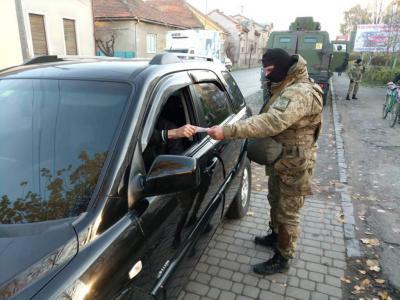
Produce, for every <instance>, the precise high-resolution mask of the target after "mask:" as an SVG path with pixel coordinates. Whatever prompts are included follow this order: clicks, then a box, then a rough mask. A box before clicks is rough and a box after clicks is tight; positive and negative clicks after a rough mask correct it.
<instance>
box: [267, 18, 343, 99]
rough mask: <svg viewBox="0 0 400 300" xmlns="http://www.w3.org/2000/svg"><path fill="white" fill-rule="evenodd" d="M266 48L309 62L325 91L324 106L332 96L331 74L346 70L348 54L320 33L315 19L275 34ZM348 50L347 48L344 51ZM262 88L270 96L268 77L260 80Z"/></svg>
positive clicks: (311, 71)
mask: <svg viewBox="0 0 400 300" xmlns="http://www.w3.org/2000/svg"><path fill="white" fill-rule="evenodd" d="M267 48H282V49H285V50H286V51H287V52H288V53H289V54H300V55H301V56H303V57H304V59H305V60H306V61H307V70H308V73H309V75H310V77H311V78H313V79H314V81H315V82H316V83H318V84H319V85H320V86H321V88H322V89H323V91H324V104H325V103H326V100H327V97H328V94H329V78H330V77H331V76H332V72H343V71H345V70H346V67H347V61H348V57H349V54H348V53H347V52H346V50H345V49H343V47H333V44H332V43H331V42H330V40H329V34H328V32H327V31H321V25H320V23H319V22H314V20H313V18H312V17H298V18H296V20H295V21H294V22H293V23H291V24H290V27H289V30H288V31H273V32H271V35H270V36H269V39H268V42H267ZM344 48H345V47H344ZM261 81H262V87H263V89H264V90H265V93H264V96H266V95H267V84H266V83H265V76H263V75H262V76H261Z"/></svg>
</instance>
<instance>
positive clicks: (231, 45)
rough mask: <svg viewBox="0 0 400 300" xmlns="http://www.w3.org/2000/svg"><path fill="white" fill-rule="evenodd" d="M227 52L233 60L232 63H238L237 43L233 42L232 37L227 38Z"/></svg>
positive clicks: (225, 46)
mask: <svg viewBox="0 0 400 300" xmlns="http://www.w3.org/2000/svg"><path fill="white" fill-rule="evenodd" d="M224 48H225V54H226V56H227V57H228V58H229V59H230V60H231V61H232V63H236V59H235V43H234V42H233V40H232V38H231V37H228V38H227V39H226V40H225V44H224Z"/></svg>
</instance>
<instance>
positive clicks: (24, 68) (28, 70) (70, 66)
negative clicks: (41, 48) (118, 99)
mask: <svg viewBox="0 0 400 300" xmlns="http://www.w3.org/2000/svg"><path fill="white" fill-rule="evenodd" d="M148 63H149V61H148V60H138V61H137V60H132V61H129V60H102V59H79V60H62V61H57V62H50V63H37V64H35V63H34V64H24V65H20V66H16V67H11V68H8V69H6V70H3V71H0V79H2V78H52V79H62V78H67V79H74V78H76V79H78V78H79V79H83V80H84V79H88V80H105V79H107V80H113V81H114V80H115V81H127V80H128V79H129V78H130V77H131V76H132V75H133V74H135V73H139V72H140V71H142V70H143V69H145V68H146V67H147V66H148Z"/></svg>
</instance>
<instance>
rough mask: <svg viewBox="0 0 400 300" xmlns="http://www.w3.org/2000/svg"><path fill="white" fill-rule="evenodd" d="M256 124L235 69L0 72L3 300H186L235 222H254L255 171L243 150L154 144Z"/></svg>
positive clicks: (75, 63)
mask: <svg viewBox="0 0 400 300" xmlns="http://www.w3.org/2000/svg"><path fill="white" fill-rule="evenodd" d="M249 113H250V112H249V110H248V109H247V107H246V104H245V102H244V99H243V96H242V94H241V92H240V90H239V88H238V86H237V84H236V83H235V81H234V79H233V78H232V76H231V75H230V73H229V72H227V71H226V69H225V68H224V67H223V66H222V65H218V64H216V63H213V62H205V61H198V60H197V59H193V60H181V59H179V58H177V57H176V56H174V55H173V54H159V55H156V56H155V57H154V58H153V59H152V60H151V61H148V60H147V61H145V60H132V61H123V60H102V59H98V58H92V59H83V60H82V59H79V60H78V59H75V60H74V59H61V58H58V57H41V58H38V59H34V60H32V61H30V62H28V63H27V64H25V65H22V66H18V67H14V68H10V69H7V70H3V71H1V72H0V144H1V146H0V221H1V225H0V299H5V298H11V297H15V299H31V298H33V299H84V298H85V299H147V298H162V299H165V298H171V299H175V298H177V295H178V293H179V291H180V289H181V288H182V286H183V285H184V284H185V282H186V279H187V278H188V276H189V274H190V273H191V271H192V270H193V267H194V266H195V265H196V263H197V261H198V259H199V257H200V255H201V254H202V251H203V250H204V248H205V247H206V246H207V243H208V241H209V240H210V238H211V236H212V235H213V233H214V232H215V230H216V228H217V227H218V225H219V223H220V222H221V220H222V218H223V216H224V215H225V214H227V215H228V216H230V217H235V218H239V217H242V216H243V215H245V214H246V211H247V208H248V205H249V199H250V184H251V173H250V165H249V161H248V159H247V158H246V142H245V141H244V140H234V141H215V140H212V139H211V138H210V137H209V136H207V134H206V133H205V132H200V133H197V134H196V135H194V136H193V137H192V138H188V139H182V140H180V141H179V147H178V149H179V150H178V151H179V152H176V151H175V152H172V153H171V152H170V151H171V150H170V149H168V145H166V146H165V145H164V146H165V147H159V146H160V145H152V143H151V138H152V134H154V132H155V130H157V126H158V124H159V120H160V118H164V119H166V120H167V121H168V124H174V126H176V127H178V126H182V125H183V124H188V123H190V124H193V125H196V126H201V127H210V126H213V125H216V124H229V123H233V122H235V121H237V120H239V119H242V118H246V117H247V116H248V115H249ZM175 150H176V149H175Z"/></svg>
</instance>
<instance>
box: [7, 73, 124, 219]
mask: <svg viewBox="0 0 400 300" xmlns="http://www.w3.org/2000/svg"><path fill="white" fill-rule="evenodd" d="M130 91H131V87H130V85H128V84H124V83H110V82H97V81H77V80H50V79H4V80H1V81H0V145H1V147H0V222H1V223H3V224H7V223H29V222H37V221H46V220H54V219H60V218H65V217H72V216H77V215H79V214H80V213H81V212H83V211H85V210H86V208H87V205H88V202H89V200H90V199H91V196H92V194H93V191H94V188H95V186H96V183H97V179H98V177H99V174H100V170H101V168H102V166H103V163H104V160H105V158H106V156H107V153H108V151H109V150H110V145H111V142H112V140H113V137H114V134H115V132H116V129H117V127H118V124H119V122H120V119H121V115H122V112H123V110H124V107H125V105H126V103H127V99H128V98H129V95H130Z"/></svg>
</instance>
